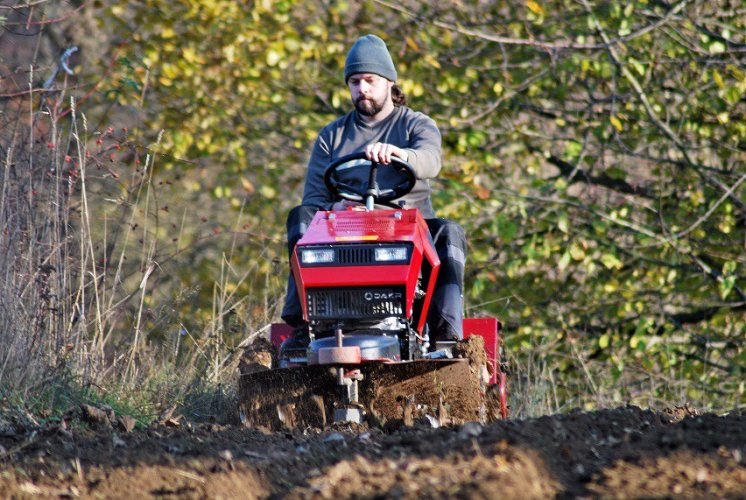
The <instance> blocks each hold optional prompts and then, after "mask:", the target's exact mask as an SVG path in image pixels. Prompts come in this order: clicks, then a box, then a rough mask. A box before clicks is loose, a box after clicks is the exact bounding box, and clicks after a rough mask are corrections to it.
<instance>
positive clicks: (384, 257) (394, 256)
mask: <svg viewBox="0 0 746 500" xmlns="http://www.w3.org/2000/svg"><path fill="white" fill-rule="evenodd" d="M375 259H376V262H407V261H408V260H409V249H408V248H407V247H379V248H376V254H375Z"/></svg>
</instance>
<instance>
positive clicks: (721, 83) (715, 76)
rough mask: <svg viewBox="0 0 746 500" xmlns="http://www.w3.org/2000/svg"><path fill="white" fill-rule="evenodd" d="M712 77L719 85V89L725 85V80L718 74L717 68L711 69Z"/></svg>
mask: <svg viewBox="0 0 746 500" xmlns="http://www.w3.org/2000/svg"><path fill="white" fill-rule="evenodd" d="M712 79H713V80H714V82H715V84H716V85H717V86H718V87H720V88H721V89H722V88H723V87H725V82H724V81H723V76H722V75H721V74H720V72H719V71H718V70H713V72H712Z"/></svg>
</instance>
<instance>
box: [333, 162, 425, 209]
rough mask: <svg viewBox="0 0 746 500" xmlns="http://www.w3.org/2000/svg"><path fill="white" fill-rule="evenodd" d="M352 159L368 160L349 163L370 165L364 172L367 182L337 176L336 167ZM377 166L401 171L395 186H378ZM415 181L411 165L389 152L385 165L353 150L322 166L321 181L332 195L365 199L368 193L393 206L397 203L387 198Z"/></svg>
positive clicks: (399, 194)
mask: <svg viewBox="0 0 746 500" xmlns="http://www.w3.org/2000/svg"><path fill="white" fill-rule="evenodd" d="M355 160H358V161H359V160H365V161H366V162H368V165H365V163H364V162H358V163H355V164H354V165H352V166H353V167H358V166H367V167H368V168H369V169H370V170H369V173H368V182H367V184H365V183H364V182H363V184H365V185H364V186H362V185H361V186H360V187H358V186H353V185H350V184H349V183H347V182H343V181H342V180H340V179H339V171H340V170H342V169H340V168H339V167H341V166H342V165H344V164H346V163H348V162H351V161H355ZM379 166H385V167H389V168H393V169H394V170H395V171H397V172H400V173H402V174H403V176H404V180H403V181H402V182H400V183H399V184H397V185H396V186H393V187H385V188H384V189H381V188H380V187H379V186H378V167H379ZM349 167H350V166H349V165H348V166H347V168H349ZM416 182H417V176H416V174H415V172H414V167H412V165H410V164H409V163H408V162H406V161H404V160H402V159H401V158H399V157H397V156H392V157H391V163H389V164H388V165H386V164H383V163H378V162H374V161H370V160H368V159H367V158H366V157H365V153H363V152H360V153H353V154H351V155H346V156H343V157H341V158H338V159H336V160H335V161H333V162H332V163H330V164H329V166H328V167H326V171H325V172H324V184H326V187H327V189H329V191H331V192H332V193H334V194H335V195H336V196H339V197H340V198H344V199H346V200H350V201H360V202H365V199H366V198H367V197H368V196H372V197H373V202H374V203H376V204H379V205H387V206H390V207H393V208H399V207H398V206H396V205H394V204H393V203H391V202H392V201H393V200H396V199H397V198H401V197H402V196H404V195H405V194H407V193H409V192H410V191H411V190H412V189H413V188H414V185H415V183H416Z"/></svg>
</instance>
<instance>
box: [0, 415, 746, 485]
mask: <svg viewBox="0 0 746 500" xmlns="http://www.w3.org/2000/svg"><path fill="white" fill-rule="evenodd" d="M169 424H170V425H173V426H175V425H177V424H178V425H179V426H178V427H169V426H168V425H169ZM745 455H746V414H731V415H728V416H715V415H709V414H705V415H697V414H696V412H693V411H690V410H688V409H681V408H680V409H675V410H671V411H665V412H654V411H649V410H643V409H640V408H637V407H621V408H616V409H610V410H603V411H597V412H593V413H582V412H576V413H570V414H566V415H555V416H546V417H541V418H534V419H529V420H504V421H499V422H495V423H491V424H489V425H486V426H481V425H479V424H477V423H473V422H472V423H466V424H463V425H458V426H452V427H440V428H431V427H427V426H424V424H415V425H414V426H402V427H399V428H397V429H395V430H391V431H388V432H384V431H383V430H379V429H371V428H361V427H359V428H357V429H352V428H349V427H337V428H327V429H325V430H305V431H303V430H294V431H287V432H273V433H269V432H261V431H259V430H254V429H247V428H243V427H241V426H237V425H229V426H222V425H214V424H200V425H190V424H188V423H186V422H185V421H184V420H180V421H177V420H175V419H169V420H166V422H165V424H160V425H158V426H152V427H150V428H146V429H135V430H134V431H132V432H126V431H124V430H123V429H121V428H120V427H119V426H118V425H116V424H115V425H112V426H110V425H109V424H108V423H101V424H97V425H70V426H67V425H61V424H54V425H46V426H41V427H36V428H26V429H22V428H19V427H18V426H12V425H5V426H4V427H3V428H2V429H0V460H1V461H0V497H2V498H30V497H46V498H51V497H83V498H147V497H173V498H268V497H269V498H278V497H282V498H286V497H288V498H370V497H394V498H399V497H404V498H431V497H440V498H445V497H449V498H451V497H461V498H498V497H501V498H546V497H620V498H621V497H627V498H630V497H638V498H639V497H646V498H650V497H657V498H659V497H666V498H668V497H673V498H708V497H709V498H746V462H745V461H744V456H745Z"/></svg>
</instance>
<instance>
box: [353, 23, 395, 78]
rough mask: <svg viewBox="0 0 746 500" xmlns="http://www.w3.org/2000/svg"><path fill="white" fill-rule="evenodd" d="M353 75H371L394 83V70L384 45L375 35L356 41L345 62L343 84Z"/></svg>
mask: <svg viewBox="0 0 746 500" xmlns="http://www.w3.org/2000/svg"><path fill="white" fill-rule="evenodd" d="M355 73H373V74H376V75H380V76H382V77H384V78H385V79H387V80H391V81H392V82H395V81H396V68H395V67H394V61H392V60H391V54H389V49H387V48H386V43H385V42H384V41H383V40H381V39H380V38H379V37H377V36H376V35H365V36H361V37H360V38H358V39H357V41H356V42H355V44H354V45H353V46H352V48H351V49H350V51H349V52H348V53H347V59H346V60H345V83H347V80H349V79H350V77H351V76H352V75H354V74H355Z"/></svg>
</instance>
